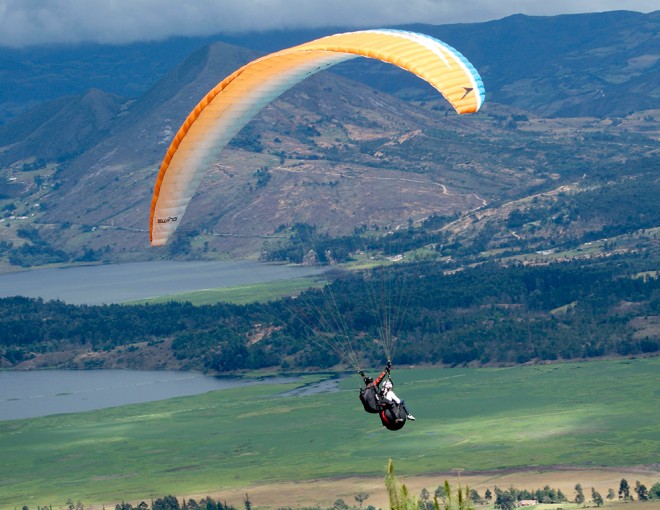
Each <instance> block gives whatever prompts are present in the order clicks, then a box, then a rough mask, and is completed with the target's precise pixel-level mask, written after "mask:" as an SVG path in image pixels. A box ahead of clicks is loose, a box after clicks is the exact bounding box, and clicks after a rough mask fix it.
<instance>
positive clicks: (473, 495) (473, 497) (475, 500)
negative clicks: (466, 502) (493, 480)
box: [470, 489, 483, 505]
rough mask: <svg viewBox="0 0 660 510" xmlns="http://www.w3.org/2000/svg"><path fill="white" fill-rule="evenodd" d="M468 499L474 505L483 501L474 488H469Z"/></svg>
mask: <svg viewBox="0 0 660 510" xmlns="http://www.w3.org/2000/svg"><path fill="white" fill-rule="evenodd" d="M470 501H472V503H474V504H475V505H476V504H479V503H481V502H482V501H483V500H482V499H481V496H480V495H479V493H478V492H477V490H476V489H470Z"/></svg>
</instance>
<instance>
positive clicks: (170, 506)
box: [151, 495, 181, 510]
mask: <svg viewBox="0 0 660 510" xmlns="http://www.w3.org/2000/svg"><path fill="white" fill-rule="evenodd" d="M151 508H152V510H180V508H181V507H180V506H179V500H178V499H176V497H175V496H172V495H169V496H165V497H164V498H158V499H157V500H156V501H154V502H153V504H152V505H151Z"/></svg>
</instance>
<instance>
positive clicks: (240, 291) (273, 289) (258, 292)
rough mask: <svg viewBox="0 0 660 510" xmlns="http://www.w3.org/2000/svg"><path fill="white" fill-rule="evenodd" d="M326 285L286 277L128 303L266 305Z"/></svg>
mask: <svg viewBox="0 0 660 510" xmlns="http://www.w3.org/2000/svg"><path fill="white" fill-rule="evenodd" d="M325 284H326V282H325V281H324V280H323V279H322V278H319V277H302V278H289V279H287V280H275V281H271V282H263V283H255V284H250V285H236V286H233V287H221V288H217V289H205V290H198V291H193V292H182V293H180V294H172V295H167V296H159V297H154V298H149V299H142V300H137V301H131V302H130V303H127V304H144V303H167V302H169V301H181V302H185V301H189V302H191V303H192V304H193V305H212V304H215V303H219V302H224V303H234V304H237V305H243V304H246V303H254V302H262V303H263V302H266V301H272V300H275V299H279V298H281V297H285V296H297V295H298V294H300V293H301V292H303V291H305V290H307V289H309V288H314V287H322V286H323V285H325Z"/></svg>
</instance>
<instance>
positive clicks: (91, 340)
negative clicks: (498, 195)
mask: <svg viewBox="0 0 660 510" xmlns="http://www.w3.org/2000/svg"><path fill="white" fill-rule="evenodd" d="M654 267H655V266H654V264H653V262H652V261H645V260H644V259H640V260H638V261H636V262H635V263H630V262H627V261H625V260H623V259H620V258H616V257H613V258H611V259H607V260H601V261H592V262H588V263H578V262H575V263H564V264H550V265H547V266H532V267H529V266H523V265H515V266H512V267H501V266H498V265H494V264H486V265H480V266H477V267H474V268H466V269H464V270H462V271H456V272H449V273H443V272H442V271H439V270H438V267H437V265H436V263H419V264H405V265H401V266H397V268H396V270H395V271H392V270H391V269H387V270H384V269H376V270H374V271H373V272H371V273H370V274H368V275H367V276H366V277H365V276H364V275H362V274H358V275H355V274H344V275H343V276H341V277H339V278H337V279H336V280H335V281H334V283H332V285H330V286H329V287H327V288H325V289H321V290H310V291H307V292H306V293H304V294H302V295H301V296H299V297H298V298H297V299H290V298H286V299H282V300H279V301H275V302H271V303H267V304H253V305H244V306H237V305H228V304H217V305H212V306H210V305H209V306H192V305H191V304H185V303H184V304H181V303H174V302H172V303H168V304H158V305H136V306H122V305H112V306H73V305H67V304H65V303H62V302H57V301H51V302H43V301H41V300H34V299H27V298H20V297H16V298H6V299H2V300H0V342H1V348H2V351H1V352H2V363H3V365H4V366H15V367H20V368H34V367H43V366H60V367H70V368H104V367H105V368H110V367H141V368H144V367H151V368H186V369H196V370H205V371H212V372H226V371H234V370H241V369H258V368H266V367H272V368H278V369H296V370H299V369H305V368H329V367H332V366H335V365H337V364H340V363H342V362H343V361H345V360H342V359H340V357H338V355H337V352H335V350H334V347H336V345H337V342H338V340H337V337H343V336H344V335H348V336H349V337H350V339H351V342H352V344H353V348H354V349H355V350H356V351H357V352H358V353H359V358H360V359H361V360H362V362H361V363H363V364H364V365H366V366H369V365H379V364H381V363H384V361H385V357H384V353H383V350H382V348H380V347H379V345H378V340H379V339H380V338H381V334H382V331H380V330H381V329H382V327H383V322H382V316H381V313H383V310H385V313H387V314H388V315H389V316H390V317H392V320H391V321H390V325H391V327H392V333H393V334H394V335H395V336H396V337H397V338H398V340H397V343H396V351H395V362H396V363H406V364H418V363H433V364H444V365H450V366H454V365H463V364H481V365H485V364H511V363H526V362H539V361H557V360H569V359H582V358H598V357H604V356H612V355H618V356H629V355H653V354H657V353H658V352H659V351H660V323H659V322H658V321H657V316H658V314H659V313H660V279H659V278H658V276H657V272H655V271H652V270H651V269H653V268H654ZM374 282H375V283H374ZM367 286H369V287H367ZM374 286H375V287H374ZM374 288H375V292H376V294H377V295H378V296H381V295H382V293H383V292H384V291H383V289H387V290H386V292H387V293H389V294H390V296H393V298H390V299H389V300H388V301H387V302H385V303H384V305H385V307H383V308H381V307H380V306H373V302H372V301H370V300H369V299H368V298H367V296H369V294H370V293H371V292H374ZM328 296H331V297H332V299H331V300H330V299H328ZM378 299H380V297H379V298H378ZM330 303H332V305H330ZM339 316H340V317H341V321H337V320H336V317H339ZM396 318H398V319H396ZM340 323H341V324H343V326H344V327H342V328H339V327H336V325H338V324H340ZM342 366H343V365H342Z"/></svg>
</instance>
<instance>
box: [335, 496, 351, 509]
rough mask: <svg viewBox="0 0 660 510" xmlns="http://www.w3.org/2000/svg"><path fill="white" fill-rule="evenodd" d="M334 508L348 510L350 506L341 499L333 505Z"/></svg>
mask: <svg viewBox="0 0 660 510" xmlns="http://www.w3.org/2000/svg"><path fill="white" fill-rule="evenodd" d="M332 508H333V509H334V510H348V505H347V504H346V502H345V501H344V500H343V499H341V498H339V499H338V500H336V501H335V502H334V503H333V505H332Z"/></svg>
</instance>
